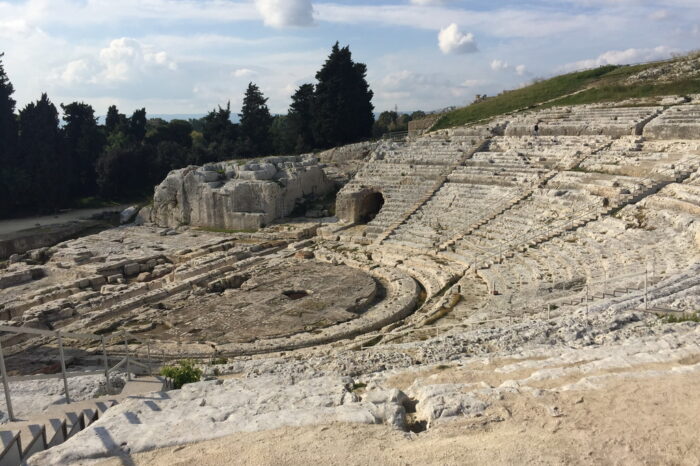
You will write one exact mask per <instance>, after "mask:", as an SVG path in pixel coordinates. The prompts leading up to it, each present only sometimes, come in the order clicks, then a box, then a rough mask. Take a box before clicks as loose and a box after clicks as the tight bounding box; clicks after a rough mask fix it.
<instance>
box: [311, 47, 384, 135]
mask: <svg viewBox="0 0 700 466" xmlns="http://www.w3.org/2000/svg"><path fill="white" fill-rule="evenodd" d="M366 74H367V66H366V65H365V64H363V63H355V62H353V61H352V53H351V52H350V47H349V46H346V47H343V48H340V47H339V45H338V42H336V43H335V45H334V46H333V49H332V50H331V53H330V55H329V56H328V59H327V60H326V62H325V63H324V65H323V67H322V68H321V70H320V71H319V72H318V73H316V79H317V80H318V83H317V84H316V92H315V99H314V128H313V129H314V131H313V134H314V140H315V142H316V146H318V147H323V148H325V147H333V146H338V145H342V144H348V143H351V142H356V141H359V140H362V139H364V138H368V137H370V136H371V135H372V124H373V123H374V114H373V111H374V106H373V105H372V97H373V95H374V94H373V92H372V91H371V90H370V89H369V84H367V80H366V79H365V76H366Z"/></svg>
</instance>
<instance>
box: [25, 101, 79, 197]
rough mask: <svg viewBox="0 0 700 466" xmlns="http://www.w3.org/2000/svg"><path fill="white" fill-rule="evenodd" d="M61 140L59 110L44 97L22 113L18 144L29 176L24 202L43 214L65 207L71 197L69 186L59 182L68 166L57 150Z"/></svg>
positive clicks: (29, 105) (28, 106)
mask: <svg viewBox="0 0 700 466" xmlns="http://www.w3.org/2000/svg"><path fill="white" fill-rule="evenodd" d="M58 140H59V129H58V111H57V110H56V106H55V105H54V104H53V103H51V101H50V100H49V98H48V96H47V95H46V94H42V95H41V98H40V99H39V100H38V101H37V102H36V103H34V102H32V103H30V104H28V105H27V106H26V107H24V108H23V109H22V111H20V113H19V144H18V145H19V154H20V158H21V165H22V168H23V169H24V170H25V172H26V173H27V174H28V175H29V183H27V185H26V186H24V188H25V189H26V190H25V192H24V196H23V199H24V200H25V202H28V203H30V205H35V206H38V207H39V208H40V209H41V210H44V211H48V210H53V209H56V208H58V207H61V206H62V205H65V203H66V202H67V199H68V194H69V189H68V188H69V187H68V184H67V183H64V182H62V180H61V179H59V177H62V176H63V174H65V173H66V168H68V167H67V165H68V164H67V163H66V161H65V160H63V159H62V158H61V157H60V152H59V151H58V150H57V148H58ZM18 194H19V193H18Z"/></svg>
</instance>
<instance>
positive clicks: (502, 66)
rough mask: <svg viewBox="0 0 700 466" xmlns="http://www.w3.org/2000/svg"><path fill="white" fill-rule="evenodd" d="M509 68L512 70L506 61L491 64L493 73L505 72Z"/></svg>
mask: <svg viewBox="0 0 700 466" xmlns="http://www.w3.org/2000/svg"><path fill="white" fill-rule="evenodd" d="M508 68H510V65H509V64H508V62H506V61H503V60H498V59H496V60H493V61H492V62H491V69H492V70H493V71H505V70H507V69H508Z"/></svg>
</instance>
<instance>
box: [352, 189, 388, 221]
mask: <svg viewBox="0 0 700 466" xmlns="http://www.w3.org/2000/svg"><path fill="white" fill-rule="evenodd" d="M383 206H384V196H383V195H382V193H380V192H377V191H370V192H367V193H365V194H364V195H363V196H362V198H360V202H359V209H358V222H359V223H368V222H371V221H372V220H374V217H376V216H377V214H378V213H379V211H380V210H382V207H383Z"/></svg>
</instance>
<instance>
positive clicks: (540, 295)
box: [479, 196, 694, 307]
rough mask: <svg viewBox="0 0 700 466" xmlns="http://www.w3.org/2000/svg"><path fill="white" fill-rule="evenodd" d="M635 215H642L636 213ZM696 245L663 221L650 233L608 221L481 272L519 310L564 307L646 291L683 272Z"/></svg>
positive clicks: (650, 228) (688, 234)
mask: <svg viewBox="0 0 700 466" xmlns="http://www.w3.org/2000/svg"><path fill="white" fill-rule="evenodd" d="M652 197H653V196H652ZM630 213H632V214H633V215H638V214H636V213H634V208H632V211H631V212H630ZM693 244H694V233H691V232H686V233H683V234H678V233H677V232H675V228H674V225H673V223H671V222H666V221H664V219H663V217H658V218H655V220H654V223H653V226H650V225H647V226H646V228H627V227H626V226H625V224H624V222H623V221H621V220H618V219H615V218H606V219H604V220H599V221H595V222H592V223H590V224H588V225H587V226H585V227H583V228H580V229H578V230H577V231H576V232H574V233H570V234H567V235H565V236H563V237H558V238H554V239H552V240H551V241H548V242H546V243H543V244H541V245H539V246H538V247H536V248H530V249H527V250H526V251H525V253H523V254H517V255H515V256H513V257H512V258H509V259H507V260H506V261H504V262H503V263H501V264H494V265H493V266H491V267H490V268H489V269H487V270H480V271H479V273H480V274H481V275H482V277H483V278H484V280H486V281H487V283H489V286H490V288H491V289H492V290H493V289H495V290H496V291H497V292H498V293H499V294H504V295H509V296H510V297H511V299H512V301H513V302H514V304H515V306H516V307H533V306H542V305H544V304H545V303H548V302H550V303H555V304H557V303H558V304H560V305H561V304H565V303H567V302H570V300H571V299H572V298H576V300H577V301H576V302H578V300H580V299H581V298H583V299H585V296H586V295H588V296H589V299H590V300H592V299H598V298H602V297H604V295H607V296H611V295H613V294H617V293H625V292H626V291H627V290H628V289H640V288H643V286H644V281H645V278H646V279H648V280H655V279H657V278H658V277H660V276H663V275H672V274H674V273H678V272H680V271H682V270H684V269H685V268H687V267H688V266H690V265H692V263H693V262H694V260H693V258H692V257H691V256H690V255H689V254H688V253H687V252H688V250H689V249H690V248H692V247H693ZM645 270H646V271H647V274H646V277H645ZM586 288H588V289H586Z"/></svg>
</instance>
